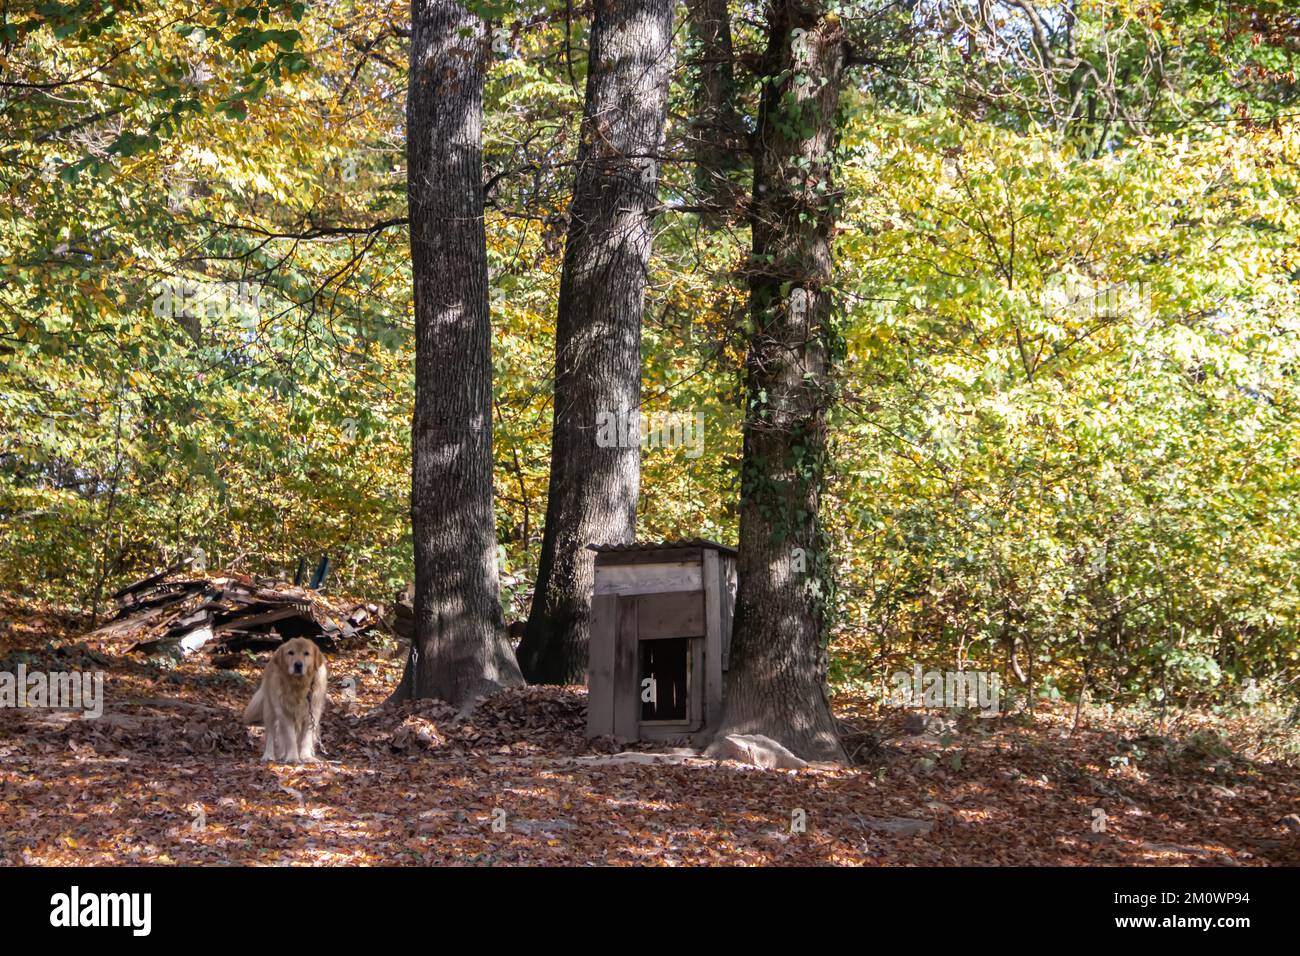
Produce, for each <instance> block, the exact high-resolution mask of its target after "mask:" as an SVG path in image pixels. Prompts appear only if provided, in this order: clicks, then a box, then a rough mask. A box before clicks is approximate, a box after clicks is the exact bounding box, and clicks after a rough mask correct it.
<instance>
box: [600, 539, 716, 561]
mask: <svg viewBox="0 0 1300 956" xmlns="http://www.w3.org/2000/svg"><path fill="white" fill-rule="evenodd" d="M587 547H588V548H590V549H591V550H592V551H595V552H596V553H598V554H634V553H642V552H648V551H651V552H652V551H681V550H683V549H686V548H706V549H708V550H711V551H718V552H721V553H722V554H725V555H728V556H730V557H733V558H734V557H735V556H736V549H735V548H729V547H727V546H726V545H725V544H718V542H716V541H709V540H708V539H706V538H682V539H681V540H679V541H633V542H632V543H631V544H589V545H587Z"/></svg>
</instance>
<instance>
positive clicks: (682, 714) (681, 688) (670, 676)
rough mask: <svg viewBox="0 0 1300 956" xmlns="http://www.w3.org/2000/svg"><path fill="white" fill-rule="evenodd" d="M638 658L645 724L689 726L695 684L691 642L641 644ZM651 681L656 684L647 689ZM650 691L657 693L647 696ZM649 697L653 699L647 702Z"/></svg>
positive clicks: (685, 639)
mask: <svg viewBox="0 0 1300 956" xmlns="http://www.w3.org/2000/svg"><path fill="white" fill-rule="evenodd" d="M637 656H638V658H639V662H638V663H639V666H638V668H637V670H638V679H637V684H638V686H639V687H641V688H642V694H641V722H642V723H651V724H663V723H681V724H685V723H686V722H687V720H688V713H687V701H688V700H689V693H690V682H691V639H690V638H688V637H674V638H663V639H660V640H655V641H638V642H637ZM647 680H651V681H653V683H652V684H650V685H647V684H646V681H647ZM647 689H653V693H652V694H651V693H647ZM647 696H649V697H651V699H650V700H647V699H646V697H647Z"/></svg>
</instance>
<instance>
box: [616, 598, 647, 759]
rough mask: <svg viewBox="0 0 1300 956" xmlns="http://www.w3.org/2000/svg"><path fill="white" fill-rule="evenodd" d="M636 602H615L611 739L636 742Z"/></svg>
mask: <svg viewBox="0 0 1300 956" xmlns="http://www.w3.org/2000/svg"><path fill="white" fill-rule="evenodd" d="M637 603H638V602H636V601H629V600H626V599H619V601H618V639H617V641H616V642H615V651H614V685H613V686H614V695H613V705H614V736H615V737H617V738H618V739H619V740H636V739H637V733H638V730H639V725H640V722H641V688H640V686H639V685H638V682H637Z"/></svg>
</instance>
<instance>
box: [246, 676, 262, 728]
mask: <svg viewBox="0 0 1300 956" xmlns="http://www.w3.org/2000/svg"><path fill="white" fill-rule="evenodd" d="M261 722H262V686H261V685H260V684H259V685H258V688H257V693H256V694H254V695H253V699H252V700H250V701H249V702H248V706H247V707H245V708H244V723H246V724H260V723H261Z"/></svg>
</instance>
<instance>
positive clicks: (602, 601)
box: [587, 594, 619, 737]
mask: <svg viewBox="0 0 1300 956" xmlns="http://www.w3.org/2000/svg"><path fill="white" fill-rule="evenodd" d="M618 600H619V599H618V596H617V595H615V594H597V595H596V596H595V598H593V599H592V602H591V642H590V644H589V645H588V656H587V736H588V737H603V736H605V735H612V734H613V733H614V638H615V634H616V632H617V628H618Z"/></svg>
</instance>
